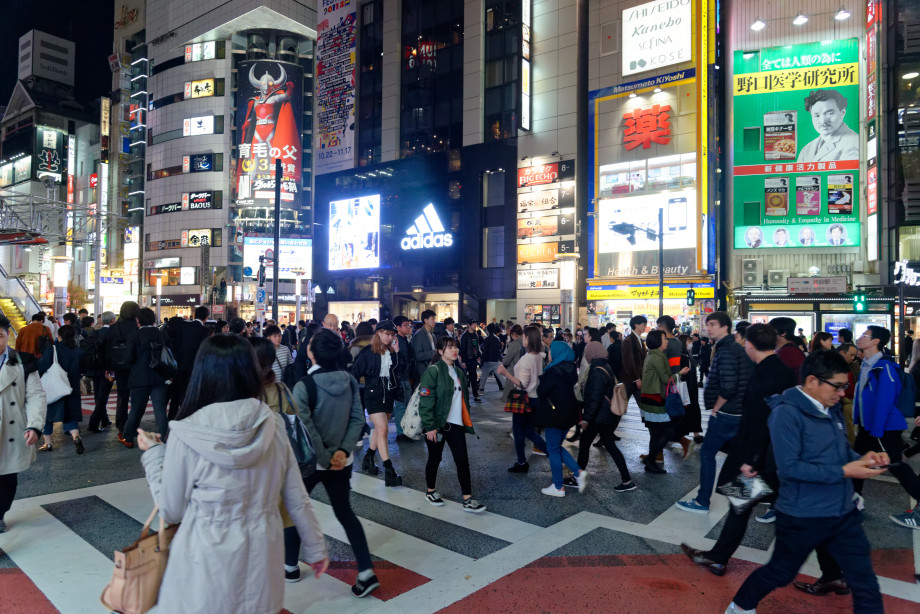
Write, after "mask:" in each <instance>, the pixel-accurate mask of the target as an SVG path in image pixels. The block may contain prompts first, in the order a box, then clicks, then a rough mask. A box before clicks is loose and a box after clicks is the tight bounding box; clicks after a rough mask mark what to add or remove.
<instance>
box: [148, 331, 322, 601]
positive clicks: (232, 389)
mask: <svg viewBox="0 0 920 614" xmlns="http://www.w3.org/2000/svg"><path fill="white" fill-rule="evenodd" d="M261 373H262V370H261V369H260V368H259V366H258V363H257V359H256V356H255V353H254V352H253V349H252V346H251V345H250V344H249V342H248V341H246V340H245V339H243V338H242V337H239V336H237V335H225V334H217V335H213V336H212V337H209V338H208V339H207V340H205V341H204V343H202V344H201V347H200V348H199V350H198V354H197V356H196V358H195V366H194V368H193V370H192V375H191V379H190V381H189V387H188V391H187V392H186V396H185V400H184V401H183V403H182V409H181V410H180V411H179V415H178V416H177V419H176V420H174V421H172V422H171V423H170V433H169V443H168V444H165V445H164V444H163V443H162V442H161V440H160V437H159V436H157V435H152V434H149V433H146V432H145V431H143V430H141V429H138V430H137V434H138V446H139V447H140V448H141V450H145V452H144V455H143V456H142V457H141V462H142V463H143V464H144V470H145V471H146V473H147V482H148V484H149V485H150V491H151V493H152V494H153V499H154V501H155V502H156V504H157V505H158V506H159V510H160V517H161V518H162V519H163V520H164V521H166V522H168V523H170V524H176V523H178V522H181V523H182V524H181V526H180V527H179V530H178V532H177V533H176V536H175V538H174V539H173V541H172V544H171V546H170V552H169V562H168V564H167V565H166V572H165V575H164V576H163V582H162V584H161V585H160V592H159V598H158V603H157V605H158V608H159V611H162V612H279V611H280V610H281V608H282V607H283V603H282V602H283V598H284V579H283V578H282V577H281V574H280V573H278V570H279V569H280V568H281V566H282V564H283V561H284V540H283V533H282V524H281V514H280V513H279V511H278V501H279V499H280V500H283V502H284V506H285V507H286V508H287V510H288V512H289V513H290V515H291V517H292V518H293V520H294V524H295V525H296V527H297V531H298V533H299V534H300V537H301V539H303V541H304V548H303V554H304V557H305V558H306V560H307V561H308V562H310V566H311V567H312V568H313V570H314V572H315V573H316V574H317V575H320V574H322V573H323V572H324V571H325V570H326V567H327V566H328V564H329V559H328V557H327V554H326V544H325V540H324V538H323V534H322V531H321V530H320V528H319V522H317V520H316V516H315V515H314V513H313V507H312V506H311V504H310V497H309V496H308V495H307V491H306V489H305V488H304V484H303V479H302V478H301V475H300V470H299V468H298V466H297V461H296V460H295V458H294V452H293V450H291V445H290V443H289V442H288V437H287V434H286V432H285V428H284V423H283V421H282V418H281V417H280V416H278V415H277V414H275V412H273V411H272V410H271V409H270V408H269V407H268V406H267V405H265V404H264V403H262V401H261V400H260V399H259V397H260V395H261V393H262V378H261Z"/></svg>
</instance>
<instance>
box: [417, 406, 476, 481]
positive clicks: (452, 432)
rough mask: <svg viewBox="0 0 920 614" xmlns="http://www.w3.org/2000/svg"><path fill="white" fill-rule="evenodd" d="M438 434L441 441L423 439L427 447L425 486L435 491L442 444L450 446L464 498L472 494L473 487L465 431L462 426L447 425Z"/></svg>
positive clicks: (442, 452)
mask: <svg viewBox="0 0 920 614" xmlns="http://www.w3.org/2000/svg"><path fill="white" fill-rule="evenodd" d="M438 433H440V434H441V435H442V438H441V441H431V440H430V439H428V438H427V437H426V438H425V444H426V445H427V446H428V463H427V464H426V465H425V484H427V486H428V490H434V489H435V481H436V480H437V478H438V466H439V465H440V464H441V457H442V455H443V454H444V444H445V443H446V444H447V445H448V446H450V453H451V455H452V456H453V457H454V464H455V465H457V478H458V479H459V480H460V491H461V492H462V493H463V495H464V496H466V495H471V494H473V486H472V482H471V480H470V457H469V455H468V454H467V451H466V431H464V430H463V427H462V426H458V425H456V424H450V423H447V424H445V425H444V428H442V429H439V430H438Z"/></svg>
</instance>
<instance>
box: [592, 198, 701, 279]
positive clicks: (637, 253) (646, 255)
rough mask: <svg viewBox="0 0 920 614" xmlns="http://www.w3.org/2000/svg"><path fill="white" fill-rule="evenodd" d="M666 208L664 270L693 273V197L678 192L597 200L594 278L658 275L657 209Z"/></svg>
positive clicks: (675, 272) (694, 237)
mask: <svg viewBox="0 0 920 614" xmlns="http://www.w3.org/2000/svg"><path fill="white" fill-rule="evenodd" d="M661 207H664V232H663V234H664V271H665V274H667V275H686V274H688V273H696V233H697V231H698V230H699V229H698V228H697V227H696V226H697V225H698V224H699V221H698V220H697V215H696V192H695V191H694V190H676V191H673V192H659V193H656V194H646V195H643V196H631V197H617V198H607V199H603V200H600V201H598V214H597V220H598V222H597V259H596V261H595V262H596V266H597V270H596V275H597V276H599V277H625V276H633V275H656V274H657V273H658V269H657V266H658V231H659V229H658V210H659V208H661Z"/></svg>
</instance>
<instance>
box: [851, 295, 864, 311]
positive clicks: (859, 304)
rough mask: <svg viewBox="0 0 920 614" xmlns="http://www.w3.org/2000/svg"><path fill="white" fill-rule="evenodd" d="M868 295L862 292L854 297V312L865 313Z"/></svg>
mask: <svg viewBox="0 0 920 614" xmlns="http://www.w3.org/2000/svg"><path fill="white" fill-rule="evenodd" d="M866 306H867V303H866V295H865V294H864V293H862V292H857V293H856V294H854V295H853V311H859V312H863V311H865V310H866Z"/></svg>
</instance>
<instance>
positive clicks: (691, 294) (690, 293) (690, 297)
mask: <svg viewBox="0 0 920 614" xmlns="http://www.w3.org/2000/svg"><path fill="white" fill-rule="evenodd" d="M695 302H696V290H694V289H693V288H690V289H689V290H687V306H692V305H693V303H695Z"/></svg>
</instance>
